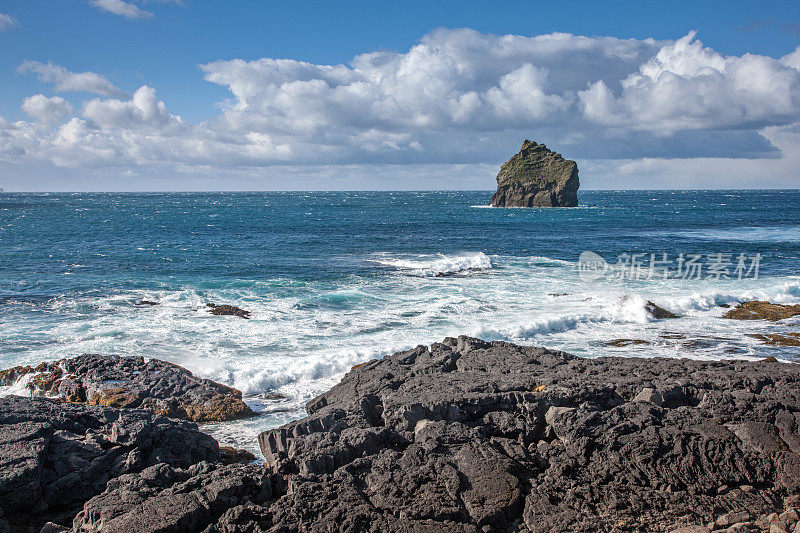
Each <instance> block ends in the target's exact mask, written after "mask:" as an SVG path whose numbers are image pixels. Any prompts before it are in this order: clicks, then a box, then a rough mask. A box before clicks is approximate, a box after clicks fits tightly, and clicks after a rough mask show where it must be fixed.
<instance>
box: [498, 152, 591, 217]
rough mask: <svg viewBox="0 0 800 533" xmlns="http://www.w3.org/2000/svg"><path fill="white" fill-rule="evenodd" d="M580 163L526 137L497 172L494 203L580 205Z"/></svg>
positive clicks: (510, 205) (506, 205)
mask: <svg viewBox="0 0 800 533" xmlns="http://www.w3.org/2000/svg"><path fill="white" fill-rule="evenodd" d="M578 187H580V182H579V181H578V164H577V163H575V161H570V160H569V159H564V158H563V157H562V156H561V154H558V153H556V152H553V151H552V150H548V149H547V146H545V145H543V144H537V143H536V142H535V141H529V140H525V142H523V143H522V148H521V149H520V151H519V153H518V154H516V155H514V156H513V157H512V158H511V159H509V160H508V161H506V162H505V164H504V165H503V166H502V167H500V172H499V173H498V174H497V192H496V193H494V195H493V196H492V199H491V200H490V201H489V205H491V206H492V207H577V205H578Z"/></svg>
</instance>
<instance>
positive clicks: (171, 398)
mask: <svg viewBox="0 0 800 533" xmlns="http://www.w3.org/2000/svg"><path fill="white" fill-rule="evenodd" d="M26 374H33V376H32V377H31V379H30V381H28V383H27V388H28V390H29V391H30V392H31V394H32V395H37V396H48V397H55V398H59V399H62V400H64V401H68V402H78V403H88V404H90V405H103V406H106V407H118V408H145V409H152V410H153V411H155V412H156V413H159V414H164V415H167V416H169V417H172V418H181V419H184V420H192V421H195V422H212V421H226V420H235V419H239V418H247V417H250V416H253V414H254V413H253V411H252V410H251V409H250V408H249V407H248V406H247V404H245V403H244V401H242V393H241V392H240V391H238V390H236V389H234V388H231V387H227V386H225V385H222V384H220V383H216V382H214V381H211V380H209V379H202V378H198V377H196V376H194V375H193V374H192V373H191V372H189V371H188V370H186V369H185V368H182V367H180V366H178V365H174V364H172V363H167V362H166V361H160V360H158V359H150V360H149V361H145V360H144V358H143V357H120V356H117V355H95V354H84V355H81V356H78V357H74V358H71V359H61V360H59V361H55V362H52V363H42V364H40V365H39V366H37V367H36V368H32V367H30V366H27V367H15V368H11V369H8V370H4V371H2V372H0V385H11V384H12V383H13V382H15V381H16V380H18V379H20V378H21V377H23V376H26ZM27 377H30V376H27ZM27 377H26V378H27Z"/></svg>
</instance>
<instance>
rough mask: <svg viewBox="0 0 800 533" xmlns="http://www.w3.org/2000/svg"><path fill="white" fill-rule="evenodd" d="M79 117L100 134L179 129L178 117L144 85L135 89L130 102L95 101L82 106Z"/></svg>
mask: <svg viewBox="0 0 800 533" xmlns="http://www.w3.org/2000/svg"><path fill="white" fill-rule="evenodd" d="M81 114H82V115H83V116H84V117H85V118H87V119H89V120H90V121H92V123H93V124H94V125H95V126H97V127H98V128H100V129H103V130H114V129H119V130H132V129H149V130H161V129H164V128H167V127H168V126H171V125H176V126H179V125H180V123H181V119H180V117H177V116H174V115H170V114H169V112H167V107H166V106H165V105H164V102H162V101H160V100H159V99H158V98H156V91H155V89H153V88H152V87H148V86H147V85H145V86H142V87H140V88H139V89H137V91H136V92H135V93H133V98H131V99H130V100H126V101H123V100H116V99H107V100H101V99H94V100H89V101H88V102H85V103H84V104H83V108H82V111H81Z"/></svg>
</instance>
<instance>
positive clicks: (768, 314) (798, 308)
mask: <svg viewBox="0 0 800 533" xmlns="http://www.w3.org/2000/svg"><path fill="white" fill-rule="evenodd" d="M797 315H800V305H782V304H773V303H770V302H761V301H752V302H742V303H740V304H739V305H737V306H736V307H735V308H733V309H731V310H730V311H728V312H727V313H725V315H724V317H723V318H731V319H735V320H770V321H773V322H774V321H778V320H783V319H784V318H791V317H793V316H797Z"/></svg>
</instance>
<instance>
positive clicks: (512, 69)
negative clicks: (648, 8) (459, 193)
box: [0, 6, 800, 188]
mask: <svg viewBox="0 0 800 533" xmlns="http://www.w3.org/2000/svg"><path fill="white" fill-rule="evenodd" d="M134 7H135V6H134ZM200 69H201V72H202V74H203V76H204V78H205V80H206V81H208V82H210V83H213V84H217V85H221V86H223V87H226V88H227V89H228V90H229V91H230V94H231V97H230V99H229V100H227V101H225V102H221V103H220V104H219V105H220V108H221V110H220V112H219V114H218V115H217V116H215V117H214V118H212V119H211V120H208V121H205V122H202V123H197V124H190V123H187V122H185V121H184V120H182V119H181V117H179V116H176V115H173V114H171V113H170V112H169V111H168V106H167V105H166V104H165V103H164V102H162V101H161V100H159V98H158V96H157V93H156V90H155V89H154V88H151V87H149V86H142V87H140V88H139V89H138V90H136V91H135V92H134V94H133V96H132V97H128V96H127V95H125V94H124V92H123V91H121V90H120V89H118V88H116V87H115V86H114V85H112V84H111V82H110V81H109V80H108V79H106V78H105V77H103V76H101V75H99V74H95V73H91V72H84V73H72V72H70V71H68V70H66V69H65V68H63V67H60V66H57V65H52V64H50V63H47V64H43V63H38V62H35V61H27V62H25V63H23V65H22V66H21V67H20V71H22V72H34V73H36V74H37V76H38V77H39V79H40V80H41V81H47V82H51V83H54V84H55V89H56V90H57V91H76V90H77V91H88V92H93V93H95V94H97V95H100V96H103V97H106V98H92V99H88V100H86V101H84V102H83V103H82V105H81V106H80V108H79V112H78V113H77V114H75V113H74V110H73V109H72V108H71V106H69V104H67V103H66V102H60V101H56V100H55V99H48V98H47V97H45V96H43V95H35V96H32V97H30V98H28V99H26V101H25V102H24V103H23V110H24V112H25V113H26V114H28V115H29V116H31V117H32V118H33V119H34V120H33V121H31V122H25V121H20V122H15V123H9V122H7V121H0V161H5V162H7V163H9V164H10V163H13V162H15V161H16V162H19V161H22V160H26V159H35V160H37V161H40V162H47V163H50V164H53V165H56V166H60V167H66V168H76V169H77V168H117V169H134V170H136V171H146V170H147V169H153V168H157V169H161V170H162V171H165V170H173V171H176V172H181V173H188V174H191V173H193V172H196V173H198V174H200V173H204V172H208V171H209V169H219V170H220V171H222V172H226V173H235V172H241V173H251V174H252V173H254V172H256V173H257V172H262V173H264V174H265V175H266V174H269V171H270V170H269V169H273V168H278V167H279V168H282V169H285V168H288V167H292V168H299V167H302V168H307V169H308V168H316V169H319V171H320V172H330V168H336V167H337V166H338V167H340V168H343V169H344V168H345V166H365V165H391V166H392V167H393V168H400V167H403V166H405V167H410V166H414V165H472V166H473V168H481V169H482V171H483V170H485V168H487V167H486V165H496V164H497V163H499V162H501V161H502V160H504V159H505V158H506V157H507V156H508V155H509V154H510V153H513V152H514V151H516V149H517V148H518V146H517V144H519V143H520V142H521V140H522V139H523V138H532V139H536V140H538V141H543V142H546V143H547V144H548V145H550V146H552V147H554V148H555V149H558V150H559V151H561V152H562V153H565V154H567V155H568V156H569V157H571V158H576V159H578V160H579V163H580V162H582V161H585V162H586V163H587V166H584V167H582V169H583V168H587V169H594V170H595V171H596V172H597V173H599V175H602V176H606V177H609V178H613V179H616V180H617V181H618V180H619V179H629V181H635V180H636V179H637V178H636V177H635V176H638V175H641V176H644V177H645V179H650V180H656V179H658V178H657V177H655V176H656V170H658V169H662V174H661V175H663V174H664V173H668V172H669V171H668V169H669V168H675V169H679V170H680V171H681V172H691V171H692V169H694V172H695V173H700V174H702V173H703V172H704V171H707V169H708V168H713V166H714V165H718V163H719V162H720V161H729V160H730V161H736V160H742V159H746V160H757V161H760V163H758V165H761V166H762V167H764V165H777V166H775V168H774V170H775V171H776V172H780V173H781V174H780V179H781V180H783V181H781V182H780V183H783V184H784V185H791V184H792V183H794V185H795V186H797V185H800V175H798V172H800V170H797V169H796V168H794V169H793V168H792V167H791V166H789V165H790V164H792V160H791V159H790V158H787V153H789V152H792V151H794V152H796V151H797V145H796V144H793V143H795V142H796V141H797V137H798V135H797V132H798V124H799V123H800V48H798V49H797V50H795V51H794V52H792V53H790V54H788V55H786V56H784V57H782V58H772V57H767V56H760V55H754V54H744V55H742V56H725V55H722V54H719V53H718V52H716V51H714V50H713V49H710V48H708V47H705V46H703V44H702V43H701V42H700V41H699V40H697V38H696V35H695V33H694V32H692V33H690V34H688V35H686V36H684V37H681V38H679V39H676V40H673V41H655V40H653V39H644V40H635V39H618V38H613V37H582V36H575V35H571V34H562V33H554V34H549V35H541V36H537V37H523V36H517V35H505V36H495V35H486V34H481V33H478V32H475V31H472V30H468V29H461V30H437V31H434V32H432V33H430V34H428V35H426V36H425V37H423V38H422V39H421V40H420V42H419V43H418V44H416V45H415V46H414V47H412V48H411V49H410V50H408V51H406V52H402V53H399V52H386V51H381V52H372V53H367V54H362V55H358V56H356V57H354V58H353V59H352V61H350V62H349V63H348V64H346V65H344V64H340V65H317V64H312V63H306V62H301V61H295V60H288V59H273V58H262V59H256V60H251V61H247V60H243V59H233V60H225V61H214V62H211V63H207V64H204V65H201V66H200ZM64 104H66V105H64ZM677 162H680V163H677ZM731 166H732V167H736V165H735V164H732V165H731ZM745 166H746V165H745ZM459 168H462V167H459ZM720 168H722V167H720ZM742 168H744V167H742ZM259 169H261V170H259ZM343 171H344V170H343ZM637 172H638V173H639V174H636V173H637ZM586 173H587V172H586V171H583V170H582V176H585V175H586ZM626 176H627V178H626ZM491 178H492V177H491V176H489V178H488V179H487V180H486V186H489V185H490V184H491ZM375 179H380V178H379V177H376V178H375ZM453 179H454V180H457V179H458V176H454V177H453ZM698 179H699V177H698ZM590 182H591V180H590ZM614 183H616V182H614ZM721 183H722V185H723V186H724V180H723V181H722V182H721ZM448 185H450V184H448ZM593 185H594V186H602V183H593ZM628 185H629V186H635V185H636V183H628ZM645 185H646V183H645ZM687 185H690V184H687ZM697 186H702V183H701V182H698V183H697V184H695V187H697ZM298 188H302V187H298ZM456 188H457V187H456Z"/></svg>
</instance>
